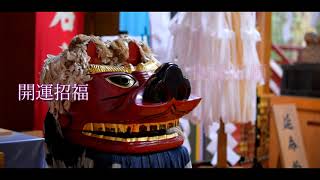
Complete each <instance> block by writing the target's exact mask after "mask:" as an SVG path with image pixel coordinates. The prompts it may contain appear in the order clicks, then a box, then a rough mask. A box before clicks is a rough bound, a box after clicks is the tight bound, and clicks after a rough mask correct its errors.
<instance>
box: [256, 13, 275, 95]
mask: <svg viewBox="0 0 320 180" xmlns="http://www.w3.org/2000/svg"><path fill="white" fill-rule="evenodd" d="M271 21H272V13H271V12H257V29H258V31H259V33H260V36H261V41H260V42H259V43H258V44H257V50H258V55H259V59H260V63H261V65H263V70H264V76H265V85H263V86H261V87H259V88H258V94H259V95H262V94H269V93H270V90H269V81H270V75H271V72H270V55H271V44H272V39H271V37H272V29H271Z"/></svg>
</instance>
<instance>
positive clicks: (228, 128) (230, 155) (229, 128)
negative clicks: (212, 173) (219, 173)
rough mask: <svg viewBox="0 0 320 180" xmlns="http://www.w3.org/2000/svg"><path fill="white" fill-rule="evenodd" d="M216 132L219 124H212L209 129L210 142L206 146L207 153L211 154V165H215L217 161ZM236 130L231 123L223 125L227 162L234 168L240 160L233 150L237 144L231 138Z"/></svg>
mask: <svg viewBox="0 0 320 180" xmlns="http://www.w3.org/2000/svg"><path fill="white" fill-rule="evenodd" d="M218 130H219V123H215V122H214V123H213V124H212V125H211V126H210V127H209V139H210V140H211V142H210V143H209V144H208V146H207V151H208V152H209V153H210V154H213V157H212V160H211V164H212V165H214V166H215V165H216V164H217V159H218V152H217V148H218V147H217V146H218ZM235 130H236V126H235V125H234V124H232V123H227V124H226V125H225V132H226V134H227V161H228V162H229V163H230V164H231V165H232V166H234V165H235V164H237V162H238V161H239V160H240V156H239V155H238V154H237V153H236V152H235V151H234V150H233V149H234V148H235V147H236V146H237V145H238V142H237V141H236V140H235V139H234V138H233V136H232V133H233V132H234V131H235Z"/></svg>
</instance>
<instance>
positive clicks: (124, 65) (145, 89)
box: [42, 35, 200, 154]
mask: <svg viewBox="0 0 320 180" xmlns="http://www.w3.org/2000/svg"><path fill="white" fill-rule="evenodd" d="M60 66H61V67H60ZM58 67H60V68H58ZM60 69H63V72H62V73H57V72H59V71H60ZM77 70H78V71H77ZM74 71H76V72H74ZM57 74H58V75H57ZM59 74H60V75H59ZM61 74H63V75H61ZM55 75H56V76H55ZM42 78H43V81H42V82H43V83H53V84H55V83H60V84H67V83H70V82H72V83H82V84H88V89H87V90H88V100H87V101H64V102H53V101H52V102H49V105H50V112H52V113H53V114H54V115H55V117H56V119H57V121H58V122H59V124H60V126H61V131H62V134H63V136H64V137H65V138H66V139H67V140H68V141H70V142H71V143H74V144H79V145H82V146H84V147H88V148H92V149H96V150H98V151H102V152H113V153H127V154H130V153H132V154H135V153H146V152H157V151H163V150H168V149H171V148H175V147H178V146H180V145H182V143H183V140H184V138H183V135H182V134H181V133H179V130H177V129H178V126H179V118H181V117H182V116H184V115H186V114H187V113H189V112H190V111H192V110H193V109H194V108H195V107H196V106H197V105H198V103H199V102H200V98H198V97H193V96H192V95H190V91H191V88H190V83H189V81H188V80H187V79H186V78H185V77H184V76H183V74H182V72H181V70H180V69H179V67H178V66H177V65H176V64H173V63H164V64H160V63H159V62H158V61H157V60H156V59H155V58H154V56H153V55H152V53H151V51H150V49H149V48H148V47H147V46H146V45H145V44H143V43H139V42H136V41H134V40H132V39H129V38H127V37H121V38H119V39H117V40H115V41H112V42H107V43H104V42H102V41H100V40H99V39H98V38H97V37H93V36H90V37H89V36H85V35H78V36H76V37H75V38H74V39H73V40H72V42H71V43H70V45H69V48H68V49H67V50H65V51H64V52H62V53H61V54H60V55H59V56H51V57H49V58H48V60H47V63H46V64H45V68H44V71H43V77H42Z"/></svg>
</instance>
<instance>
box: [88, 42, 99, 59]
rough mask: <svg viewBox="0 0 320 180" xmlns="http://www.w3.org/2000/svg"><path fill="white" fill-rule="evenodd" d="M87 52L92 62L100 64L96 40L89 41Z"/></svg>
mask: <svg viewBox="0 0 320 180" xmlns="http://www.w3.org/2000/svg"><path fill="white" fill-rule="evenodd" d="M87 53H88V56H90V64H100V60H99V57H98V53H97V46H96V44H95V43H94V42H89V43H88V46H87Z"/></svg>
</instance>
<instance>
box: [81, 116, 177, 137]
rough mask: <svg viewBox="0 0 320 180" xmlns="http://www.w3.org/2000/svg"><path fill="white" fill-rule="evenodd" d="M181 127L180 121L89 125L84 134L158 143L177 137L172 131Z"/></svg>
mask: <svg viewBox="0 0 320 180" xmlns="http://www.w3.org/2000/svg"><path fill="white" fill-rule="evenodd" d="M177 126H179V119H175V120H170V121H167V122H161V123H141V124H110V123H87V124H85V125H84V127H83V130H82V134H84V135H86V136H91V137H96V138H100V139H105V140H110V141H120V142H141V141H158V140H164V139H170V138H174V137H177V136H178V135H179V134H178V133H177V132H176V131H171V129H173V128H175V127H177Z"/></svg>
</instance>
